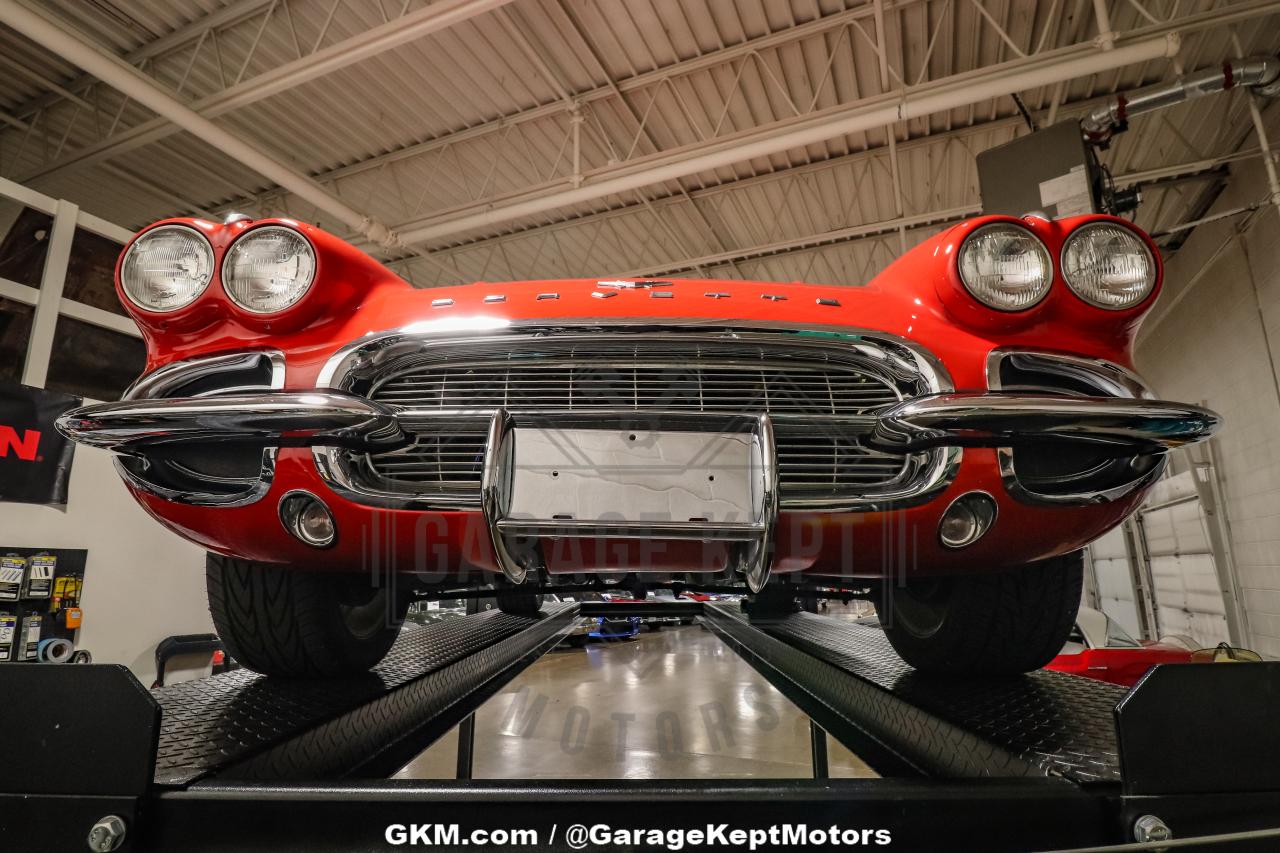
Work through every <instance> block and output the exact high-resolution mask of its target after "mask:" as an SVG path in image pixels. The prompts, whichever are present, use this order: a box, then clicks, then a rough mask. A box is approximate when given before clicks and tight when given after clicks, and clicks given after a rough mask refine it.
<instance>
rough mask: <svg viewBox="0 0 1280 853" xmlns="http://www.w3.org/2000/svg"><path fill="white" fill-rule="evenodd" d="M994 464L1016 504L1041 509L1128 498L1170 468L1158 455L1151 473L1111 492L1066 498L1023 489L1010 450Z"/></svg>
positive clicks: (998, 454)
mask: <svg viewBox="0 0 1280 853" xmlns="http://www.w3.org/2000/svg"><path fill="white" fill-rule="evenodd" d="M996 461H997V463H998V465H999V466H1000V479H1001V480H1002V481H1003V482H1004V487H1005V489H1006V490H1007V491H1008V492H1009V494H1010V496H1012V497H1013V498H1014V499H1015V500H1018V501H1021V502H1022V503H1025V504H1032V505H1042V506H1080V505H1081V504H1104V503H1110V502H1111V501H1116V500H1120V499H1121V498H1123V497H1127V496H1129V495H1131V494H1133V493H1134V492H1136V491H1138V490H1139V489H1145V488H1147V487H1148V486H1150V485H1151V484H1153V483H1154V482H1155V481H1156V480H1159V479H1160V475H1161V474H1163V473H1164V469H1165V467H1166V466H1167V465H1168V464H1169V457H1168V456H1167V455H1164V454H1161V456H1160V459H1159V460H1158V461H1157V462H1156V464H1155V465H1154V466H1153V467H1152V468H1151V470H1150V471H1147V472H1146V473H1145V474H1141V475H1139V476H1137V477H1135V478H1134V479H1133V480H1130V481H1129V482H1128V483H1122V484H1120V485H1118V486H1113V487H1112V488H1110V489H1096V490H1094V491H1089V492H1076V493H1073V494H1066V495H1046V494H1041V493H1039V492H1032V491H1030V490H1028V489H1027V488H1026V487H1025V486H1023V485H1022V481H1021V480H1019V479H1018V475H1017V473H1015V471H1014V469H1013V449H1012V448H1009V447H1000V448H997V449H996Z"/></svg>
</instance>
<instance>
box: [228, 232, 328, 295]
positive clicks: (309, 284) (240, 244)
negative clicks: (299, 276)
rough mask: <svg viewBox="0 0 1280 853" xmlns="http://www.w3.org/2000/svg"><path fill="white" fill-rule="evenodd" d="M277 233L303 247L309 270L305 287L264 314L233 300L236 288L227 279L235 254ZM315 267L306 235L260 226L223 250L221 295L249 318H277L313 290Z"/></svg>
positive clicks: (312, 251) (315, 257) (316, 263)
mask: <svg viewBox="0 0 1280 853" xmlns="http://www.w3.org/2000/svg"><path fill="white" fill-rule="evenodd" d="M277 233H284V234H286V235H288V236H289V237H291V238H295V239H297V240H298V241H299V242H300V243H301V244H302V245H303V246H305V247H306V251H307V253H308V254H309V256H310V263H311V269H310V272H309V274H308V275H307V278H306V283H305V284H304V285H303V286H302V288H301V289H300V290H298V291H297V293H296V294H294V295H293V296H292V297H291V298H290V299H289V300H288V301H286V302H283V303H280V304H278V305H273V306H272V307H271V308H270V309H268V310H264V309H263V308H261V307H258V306H254V305H251V304H248V303H247V302H246V301H244V300H243V299H241V298H239V297H238V296H237V292H236V288H235V287H234V280H233V279H232V278H231V275H232V273H233V271H234V269H235V262H236V253H237V252H241V251H244V247H245V246H246V245H248V244H249V242H251V241H253V240H255V239H259V238H261V237H263V236H266V235H271V234H277ZM319 265H320V261H319V257H318V256H317V254H316V247H315V244H314V243H312V242H311V240H310V238H308V237H307V235H306V234H304V233H302V231H301V230H299V229H297V228H290V227H289V226H287V225H262V226H259V227H257V228H251V229H249V230H247V231H245V232H244V233H243V234H241V235H240V236H238V237H236V239H235V240H233V241H232V242H231V245H229V246H227V249H226V252H225V253H224V254H223V256H222V265H221V269H220V270H219V279H220V281H221V283H222V290H223V292H224V293H226V295H227V299H229V300H230V301H231V303H232V304H233V305H235V307H237V308H239V309H240V310H242V311H246V312H248V313H250V314H254V315H257V316H260V317H267V316H273V315H276V314H279V313H281V312H283V311H288V310H289V309H290V308H293V307H294V306H295V305H297V304H298V303H300V302H302V300H304V299H306V297H307V294H309V293H310V292H311V289H312V288H313V287H314V286H315V283H316V274H317V272H318V271H319Z"/></svg>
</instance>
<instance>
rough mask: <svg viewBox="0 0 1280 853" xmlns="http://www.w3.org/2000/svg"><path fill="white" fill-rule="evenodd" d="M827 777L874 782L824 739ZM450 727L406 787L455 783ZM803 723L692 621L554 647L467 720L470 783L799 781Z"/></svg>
mask: <svg viewBox="0 0 1280 853" xmlns="http://www.w3.org/2000/svg"><path fill="white" fill-rule="evenodd" d="M827 745H828V756H829V758H828V760H829V764H830V775H831V776H835V777H849V776H862V777H868V776H874V775H875V773H874V772H872V771H871V769H870V768H868V767H867V766H866V765H865V764H864V763H863V762H862V761H861V760H860V759H858V758H857V757H856V756H854V755H853V754H851V753H850V752H849V751H848V750H846V749H844V748H843V747H842V746H840V745H839V744H838V743H836V742H835V741H834V740H832V739H831V738H830V737H828V738H827ZM456 751H457V730H456V729H455V730H454V731H452V732H450V733H449V734H448V735H447V736H446V737H444V738H442V739H441V740H440V741H439V742H437V743H436V744H435V745H433V746H432V747H431V748H430V749H428V750H427V751H426V752H424V753H422V754H421V755H419V756H418V757H417V758H415V759H414V760H413V761H412V762H410V763H409V764H408V765H406V766H405V767H404V768H403V769H402V770H401V771H400V772H399V773H398V774H396V775H397V778H405V779H448V778H452V777H453V775H454V762H455V760H456V754H457V752H456ZM811 773H812V769H811V766H810V753H809V718H808V717H807V716H806V715H805V714H804V713H802V712H801V711H800V709H799V708H797V707H796V706H795V705H793V704H791V702H789V701H788V700H787V699H786V698H785V697H784V696H783V695H782V694H781V693H779V692H778V691H777V690H775V689H774V688H773V687H772V685H770V684H769V683H768V682H767V681H765V680H764V679H763V678H761V677H760V676H759V675H757V674H756V672H755V670H753V669H752V668H751V667H750V666H748V665H747V664H746V662H744V661H743V660H742V659H741V658H739V657H738V656H737V655H735V654H734V653H733V652H732V651H731V650H730V649H729V648H728V647H727V646H725V645H724V643H722V642H721V641H720V640H719V639H717V638H716V637H715V635H713V634H712V633H711V632H710V631H708V630H706V629H705V628H703V627H702V626H701V625H700V624H695V625H691V626H687V627H683V626H682V627H664V628H663V629H662V630H661V631H659V632H656V633H651V632H648V631H645V632H642V633H641V634H640V636H639V637H637V638H636V639H634V640H630V641H621V642H609V643H596V642H593V643H591V644H590V645H589V646H588V647H587V648H586V649H571V648H566V647H561V648H558V649H555V650H553V651H551V652H549V653H548V654H546V655H545V656H543V657H542V658H541V659H540V660H539V661H537V662H536V663H535V664H533V666H531V667H529V668H528V669H526V670H525V671H524V672H523V673H521V674H520V675H519V676H518V677H517V678H516V679H515V680H514V681H512V682H511V683H510V684H508V685H507V687H506V688H505V689H504V690H503V691H502V692H501V693H499V694H498V695H497V696H495V697H493V698H492V699H491V700H489V701H488V702H487V703H485V704H484V705H483V706H482V707H481V708H480V710H479V711H478V712H477V713H476V735H475V755H474V760H473V771H472V775H473V776H474V778H477V779H536V778H542V779H582V778H590V779H694V778H697V779H709V778H742V777H752V778H762V779H781V778H803V777H808V776H810V775H811Z"/></svg>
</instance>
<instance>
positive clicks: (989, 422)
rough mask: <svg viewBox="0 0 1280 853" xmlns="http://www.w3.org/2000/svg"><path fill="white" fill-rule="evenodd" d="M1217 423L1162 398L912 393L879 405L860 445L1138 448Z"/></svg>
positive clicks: (1177, 439)
mask: <svg viewBox="0 0 1280 853" xmlns="http://www.w3.org/2000/svg"><path fill="white" fill-rule="evenodd" d="M1218 425H1219V418H1218V416H1217V415H1216V414H1215V413H1213V412H1211V411H1209V410H1208V409H1202V408H1200V407H1199V406H1189V405H1185V404H1180V403H1170V402H1166V401H1164V400H1126V399H1117V398H1110V397H1054V396H1048V395H1044V396H1030V395H1021V394H1001V393H995V394H988V393H982V392H962V393H951V394H935V395H932V396H928V397H917V398H916V399H914V400H907V401H905V402H902V403H899V404H898V405H896V406H890V407H889V408H888V409H884V410H882V411H881V412H880V420H879V423H878V424H877V425H876V428H875V430H874V432H873V433H872V434H871V435H870V436H869V437H868V438H867V443H868V444H869V445H870V446H871V447H874V448H876V449H878V450H883V451H886V452H891V453H907V452H912V451H917V450H927V449H929V448H932V447H941V446H952V445H956V444H959V445H961V446H966V447H1005V446H1008V445H1009V444H1018V443H1033V442H1034V443H1043V442H1046V441H1052V440H1054V439H1060V440H1077V441H1090V442H1095V443H1099V444H1106V445H1113V446H1115V447H1116V448H1117V449H1123V450H1127V451H1129V452H1132V453H1144V452H1156V451H1161V450H1165V449H1168V448H1170V447H1178V446H1180V445H1183V444H1191V443H1193V442H1197V441H1202V440H1204V439H1206V438H1208V437H1209V436H1211V435H1213V433H1214V432H1215V431H1216V430H1217V429H1218Z"/></svg>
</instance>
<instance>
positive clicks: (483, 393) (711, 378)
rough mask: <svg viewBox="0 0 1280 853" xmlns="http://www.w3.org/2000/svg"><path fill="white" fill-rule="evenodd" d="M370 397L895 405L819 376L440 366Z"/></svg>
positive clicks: (815, 411)
mask: <svg viewBox="0 0 1280 853" xmlns="http://www.w3.org/2000/svg"><path fill="white" fill-rule="evenodd" d="M370 396H371V397H372V398H373V399H374V400H377V401H378V402H381V403H391V404H394V405H398V406H405V407H411V408H415V409H477V408H479V409H496V408H499V407H500V408H504V409H507V410H509V411H513V412H518V411H521V410H538V411H584V410H591V409H633V410H638V411H651V410H661V411H680V412H687V411H693V412H719V413H725V414H735V413H739V412H745V411H766V412H769V413H770V414H779V413H791V414H798V415H852V414H865V413H867V412H869V411H872V410H874V409H877V408H880V407H881V406H886V405H890V404H892V403H895V402H897V401H898V400H899V399H901V397H900V395H899V394H898V392H897V390H896V389H895V388H894V387H892V386H891V385H888V384H886V383H885V382H883V381H881V380H878V379H876V378H873V377H871V376H868V375H866V374H864V373H859V372H854V371H849V370H845V369H831V368H829V367H826V366H814V367H794V366H782V367H755V366H752V365H745V366H744V365H734V364H731V363H719V364H717V363H710V364H706V363H699V364H688V365H672V364H668V363H647V362H644V361H638V362H633V363H616V362H611V363H606V364H596V363H590V364H573V363H562V362H553V363H550V364H539V363H528V362H523V361H518V360H514V359H513V360H512V361H509V362H507V363H504V364H500V365H479V366H468V365H458V366H453V365H446V366H442V367H429V368H422V369H418V370H414V371H411V372H406V373H403V374H401V375H399V376H395V377H392V378H390V379H388V380H386V381H385V382H382V383H380V384H379V385H377V386H376V387H375V388H374V389H373V392H372V394H371V395H370Z"/></svg>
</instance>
